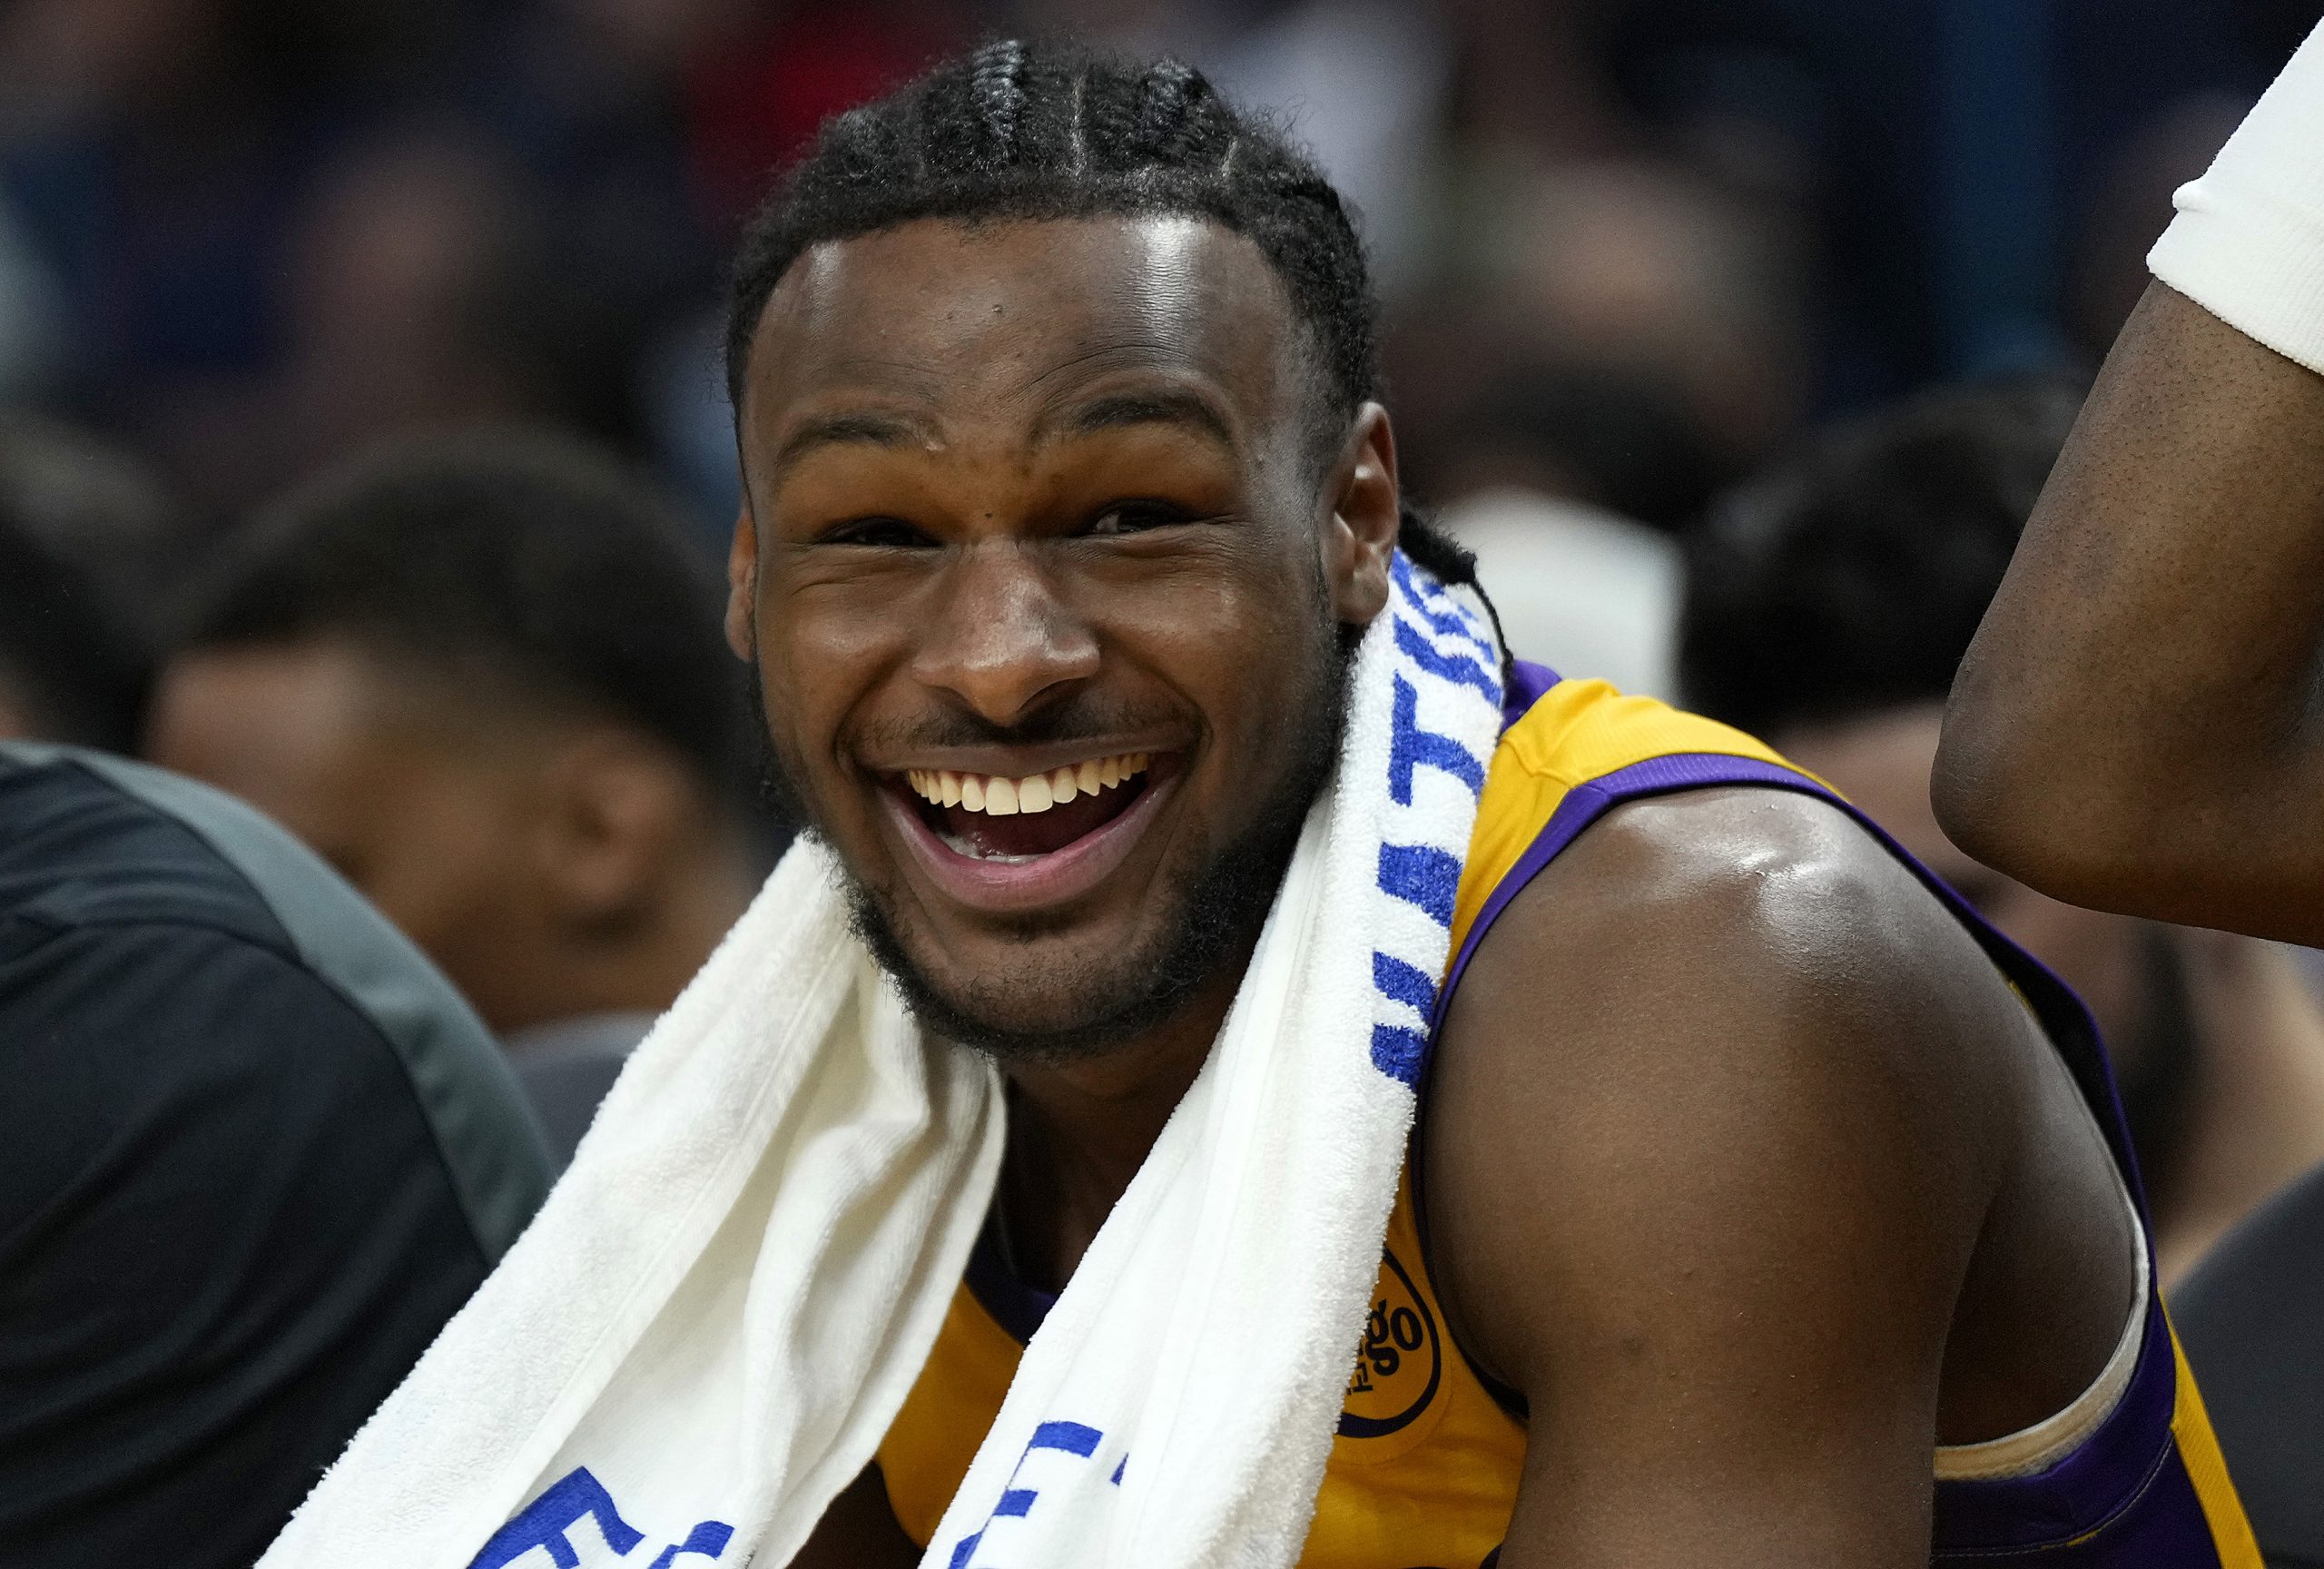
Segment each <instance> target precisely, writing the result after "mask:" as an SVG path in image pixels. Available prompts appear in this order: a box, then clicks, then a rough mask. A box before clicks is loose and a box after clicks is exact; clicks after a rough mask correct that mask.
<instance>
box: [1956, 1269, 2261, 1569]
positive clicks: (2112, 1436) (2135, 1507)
mask: <svg viewBox="0 0 2324 1569" xmlns="http://www.w3.org/2000/svg"><path fill="white" fill-rule="evenodd" d="M2178 1395H2179V1367H2178V1363H2177V1361H2176V1359H2175V1354H2174V1353H2173V1351H2172V1349H2171V1330H2170V1326H2169V1325H2168V1324H2166V1323H2165V1322H2164V1320H2163V1317H2162V1306H2161V1304H2160V1303H2159V1302H2157V1301H2156V1299H2155V1296H2154V1293H2153V1291H2152V1288H2150V1290H2149V1292H2148V1296H2147V1310H2146V1329H2145V1337H2144V1344H2143V1345H2142V1346H2141V1347H2140V1348H2139V1359H2138V1364H2137V1366H2136V1367H2134V1368H2132V1373H2131V1382H2130V1384H2129V1386H2128V1387H2126V1388H2125V1389H2124V1390H2123V1392H2122V1404H2121V1405H2119V1406H2115V1407H2114V1411H2113V1414H2112V1416H2108V1417H2107V1418H2106V1420H2105V1421H2103V1422H2102V1423H2100V1424H2099V1425H2098V1429H2097V1431H2095V1432H2094V1433H2093V1434H2091V1435H2090V1436H2089V1437H2087V1438H2085V1439H2084V1440H2083V1442H2082V1443H2081V1444H2080V1445H2078V1446H2076V1447H2075V1448H2074V1450H2073V1453H2071V1454H2069V1455H2067V1456H2065V1457H2064V1458H2063V1459H2062V1460H2060V1461H2059V1462H2058V1463H2057V1464H2056V1465H2053V1466H2051V1467H2050V1468H2049V1469H2048V1470H2046V1471H2042V1472H2037V1473H2035V1474H2034V1475H2030V1476H2013V1477H2008V1478H2004V1479H2002V1480H1997V1481H1978V1482H1968V1481H1944V1482H1939V1483H1938V1484H1937V1485H1936V1500H1935V1541H1936V1544H1937V1552H1936V1556H1937V1557H1938V1558H1940V1559H1942V1558H1945V1557H1947V1556H1953V1557H1961V1558H1970V1557H1975V1558H1980V1559H1985V1560H1990V1559H1991V1558H1992V1556H1993V1555H1994V1554H2016V1553H2021V1552H2035V1551H2040V1552H2043V1562H2045V1563H2053V1564H2061V1565H2069V1564H2070V1565H2073V1569H2082V1566H2083V1564H2112V1563H2113V1562H2115V1560H2114V1559H2113V1558H2112V1557H2105V1556H2094V1557H2091V1558H2087V1559H2085V1558H2083V1557H2082V1556H2080V1555H2079V1554H2073V1553H2067V1552H2063V1551H2062V1549H2063V1547H2064V1545H2065V1544H2068V1543H2071V1542H2073V1540H2074V1539H2075V1538H2077V1537H2081V1536H2086V1535H2088V1534H2090V1533H2092V1532H2093V1531H2095V1530H2098V1529H2100V1528H2101V1527H2102V1526H2103V1525H2109V1524H2113V1523H2115V1522H2116V1521H2117V1520H2118V1518H2119V1517H2122V1516H2126V1515H2127V1516H2132V1517H2133V1518H2135V1519H2136V1520H2137V1521H2138V1522H2139V1523H2140V1524H2139V1526H2138V1528H2137V1529H2136V1530H2128V1529H2124V1527H2126V1526H2127V1525H2128V1524H2129V1522H2128V1521H2124V1522H2123V1523H2122V1526H2118V1527H2117V1529H2118V1530H2121V1531H2122V1534H2123V1535H2125V1536H2127V1537H2128V1538H2129V1539H2130V1540H2131V1541H2132V1542H2134V1543H2135V1544H2137V1545H2138V1547H2139V1550H2140V1551H2141V1552H2142V1553H2144V1554H2149V1555H2148V1556H2145V1557H2142V1558H2141V1559H2140V1560H2139V1561H2140V1562H2141V1563H2142V1564H2189V1565H2209V1564H2212V1563H2213V1562H2215V1560H2214V1559H2213V1558H2212V1557H2210V1556H2201V1557H2187V1558H2181V1557H2169V1556H2157V1555H2153V1552H2154V1550H2153V1547H2152V1537H2151V1535H2150V1534H2151V1533H2153V1532H2158V1531H2162V1530H2163V1528H2164V1527H2163V1525H2162V1524H2161V1522H2162V1521H2166V1520H2171V1521H2177V1520H2178V1517H2179V1516H2181V1515H2185V1514H2186V1512H2187V1511H2189V1510H2191V1511H2192V1515H2191V1518H2189V1519H2186V1520H2184V1521H2183V1522H2179V1524H2177V1525H2173V1527H2172V1528H2171V1533H2170V1534H2169V1539H2170V1540H2172V1541H2177V1540H2179V1539H2180V1537H2181V1536H2182V1535H2184V1536H2185V1539H2186V1540H2187V1541H2190V1542H2192V1543H2194V1544H2197V1545H2198V1546H2200V1547H2201V1548H2202V1549H2203V1550H2204V1551H2205V1552H2206V1553H2208V1552H2209V1551H2210V1550H2211V1527H2210V1525H2209V1524H2208V1522H2207V1521H2206V1520H2205V1518H2204V1515H2203V1512H2202V1504H2201V1500H2200V1499H2198V1498H2197V1497H2196V1496H2195V1493H2194V1485H2193V1483H2192V1482H2191V1481H2189V1480H2188V1478H2187V1475H2186V1466H2185V1465H2184V1463H2183V1462H2181V1460H2180V1458H2179V1449H2178V1446H2177V1444H2176V1443H2174V1442H2173V1441H2172V1438H2171V1416H2172V1415H2173V1413H2174V1412H2175V1411H2176V1409H2177V1406H2178ZM2174 1468H2175V1469H2176V1471H2177V1474H2178V1487H2177V1489H2176V1490H2175V1491H2174V1490H2173V1489H2172V1488H2171V1486H2169V1485H2165V1484H2166V1483H2167V1482H2168V1480H2169V1477H2168V1473H2170V1472H2171V1470H2172V1469H2174ZM2181 1495H2183V1505H2184V1507H2183V1508H2182V1507H2181V1506H2180V1504H2179V1503H2177V1502H2174V1500H2175V1499H2179V1498H2181ZM2181 1526H2183V1529H2181ZM2187 1532H2191V1534H2186V1533H2187ZM2109 1534H2113V1533H2109ZM2093 1545H2094V1544H2093Z"/></svg>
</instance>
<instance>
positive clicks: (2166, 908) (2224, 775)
mask: <svg viewBox="0 0 2324 1569" xmlns="http://www.w3.org/2000/svg"><path fill="white" fill-rule="evenodd" d="M2319 676H2324V377H2319V376H2317V375H2315V374H2314V373H2312V372H2310V371H2309V370H2305V369H2303V368H2302V367H2300V366H2299V365H2296V364H2294V363H2292V362H2291V361H2290V360H2286V359H2283V358H2282V357H2280V356H2279V355H2278V354H2276V353H2275V352H2273V351H2272V350H2269V349H2266V348H2263V347H2261V346H2260V344H2259V343H2257V342H2255V341H2253V340H2251V339H2250V338H2247V337H2245V336H2244V335H2243V334H2242V333H2240V332H2239V331H2236V330H2235V329H2234V328H2232V327H2230V326H2228V325H2227V324H2226V323H2224V322H2222V321H2220V320H2219V319H2218V318H2216V317H2214V316H2212V315H2211V313H2210V312H2209V311H2205V310H2203V309H2202V307H2201V306H2199V305H2197V304H2195V303H2194V302H2193V301H2190V300H2188V299H2186V298H2185V297H2183V296H2181V295H2180V294H2177V293H2175V292H2173V291H2171V290H2170V289H2168V288H2166V287H2164V286H2163V285H2162V284H2160V283H2157V284H2154V285H2152V286H2151V287H2150V288H2149V289H2148V291H2147V296H2146V298H2145V300H2144V301H2142V302H2141V304H2140V306H2139V308H2138V311H2136V313H2134V314H2133V315H2132V318H2131V321H2130V324H2129V325H2128V326H2127V327H2125V328H2124V329H2123V331H2122V337H2121V339H2120V340H2118V341H2117V342H2116V344H2115V346H2114V350H2113V352H2112V354H2111V355H2109V356H2108V358H2107V361H2106V367H2105V370H2104V371H2103V373H2102V375H2101V376H2100V378H2099V381H2098V386H2097V388H2096V390H2094V391H2093V393H2092V395H2091V399H2090V402H2089V405H2088V407H2087V408H2086V409H2085V410H2083V416H2082V419H2081V421H2080V423H2079V424H2078V425H2077V426H2076V427H2075V429H2074V433H2073V439H2072V440H2071V441H2070V442H2069V443H2068V444H2067V447H2066V450H2065V453H2064V455H2063V457H2062V458H2061V459H2059V462H2058V467H2057V470H2056V472H2055V473H2054V474H2053V476H2052V477H2051V479H2050V483H2049V487H2048V488H2047V489H2046V490H2045V491H2044V492H2043V496H2042V500H2041V504H2040V505H2039V506H2038V507H2037V508H2035V509H2034V513H2033V521H2032V523H2031V524H2030V525H2029V526H2028V528H2027V529H2026V533H2025V538H2024V543H2023V544H2022V545H2020V547H2019V548H2018V551H2017V556H2016V559H2015V560H2014V562H2012V564H2011V566H2010V569H2009V577H2008V579H2007V580H2006V581H2005V582H2004V584H2003V586H2002V589H2001V593H2000V595H1999V597H1996V598H1995V599H1994V605H1993V607H1992V609H1991V610H1990V611H1989V612H1988V613H1987V615H1986V617H1985V621H1984V626H1983V627H1982V628H1980V630H1979V631H1978V634H1977V637H1976V641H1975V643H1974V645H1973V646H1971V648H1970V650H1969V656H1968V657H1967V659H1966V660H1965V661H1964V662H1963V664H1962V666H1961V672H1960V675H1959V676H1958V678H1957V679H1956V681H1955V685H1954V689H1953V701H1952V706H1951V708H1950V710H1949V711H1948V712H1947V714H1946V716H1945V745H1944V749H1943V751H1942V752H1941V753H1940V754H1939V756H1938V759H1937V772H1936V779H1935V802H1936V807H1937V814H1938V816H1939V817H1940V818H1941V819H1942V820H1943V822H1944V824H1945V832H1946V833H1948V834H1951V835H1952V836H1953V838H1954V839H1955V842H1956V843H1958V844H1960V845H1961V846H1962V847H1963V848H1964V849H1965V850H1967V851H1969V852H1970V853H1971V854H1974V855H1975V856H1977V857H1978V859H1980V860H1982V861H1985V862H1988V863H1991V864H1993V865H1994V866H1996V867H1998V868H2000V869H2001V870H2003V871H2004V872H2007V873H2010V874H2011V875H2013V876H2015V877H2017V878H2019V879H2021V880H2022V881H2024V882H2025V883H2031V884H2032V885H2033V886H2034V887H2037V888H2040V889H2042V890H2043V892H2045V893H2051V894H2053V895H2055V896H2057V897H2059V898H2062V899H2065V900H2069V901H2072V902H2073V903H2081V904H2089V905H2095V906H2098V907H2101V908H2104V909H2112V910H2121V911H2126V912H2130V913H2137V914H2142V915H2151V916H2153V917H2156V918H2158V919H2161V920H2166V921H2176V922H2181V923H2188V924H2192V925H2203V926H2220V927H2225V928H2228V929H2230V930H2234V931H2239V932H2247V933H2252V934H2254V935H2257V936H2262V937H2277V938H2283V939H2287V940H2290V941H2292V942H2309V943H2314V942H2324V686H2319Z"/></svg>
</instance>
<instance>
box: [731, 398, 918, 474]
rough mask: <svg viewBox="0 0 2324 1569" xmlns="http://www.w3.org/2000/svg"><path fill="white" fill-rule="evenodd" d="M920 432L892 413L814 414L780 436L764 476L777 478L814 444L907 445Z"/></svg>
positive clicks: (815, 446)
mask: <svg viewBox="0 0 2324 1569" xmlns="http://www.w3.org/2000/svg"><path fill="white" fill-rule="evenodd" d="M924 434H925V432H924V431H923V430H922V429H921V428H920V426H919V425H917V424H916V423H914V422H913V421H911V420H910V419H904V418H903V417H901V415H896V414H877V413H872V412H869V411H857V412H853V413H847V414H822V415H817V416H816V417H814V418H812V419H805V420H803V421H801V422H800V425H799V427H798V429H795V430H793V431H792V432H791V434H790V435H789V436H786V437H784V438H783V445H782V446H781V447H779V448H777V449H775V454H774V461H773V464H772V465H771V466H770V469H769V472H768V478H769V479H771V480H780V479H782V478H783V475H784V474H785V473H787V472H788V471H789V470H790V469H791V468H792V467H793V465H794V464H796V463H797V462H798V461H799V460H800V459H803V458H804V457H806V456H807V454H808V453H810V452H812V451H814V450H816V449H818V448H822V447H847V446H858V447H908V446H911V444H912V443H913V442H915V441H917V440H919V439H921V437H922V436H923V435H924Z"/></svg>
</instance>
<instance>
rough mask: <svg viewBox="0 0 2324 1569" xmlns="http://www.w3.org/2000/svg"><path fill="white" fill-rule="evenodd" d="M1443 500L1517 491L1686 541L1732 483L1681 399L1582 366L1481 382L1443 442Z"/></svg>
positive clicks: (1438, 462) (1438, 467)
mask: <svg viewBox="0 0 2324 1569" xmlns="http://www.w3.org/2000/svg"><path fill="white" fill-rule="evenodd" d="M1440 443H1441V450H1440V451H1439V452H1438V454H1437V456H1436V459H1435V462H1434V464H1433V466H1432V469H1431V487H1430V488H1432V489H1433V490H1435V491H1436V492H1437V493H1438V494H1440V495H1444V496H1466V495H1468V494H1470V493H1471V492H1472V491H1476V490H1490V489H1500V488H1511V487H1514V488H1521V489H1526V490H1531V491H1534V492H1536V493H1538V494H1540V495H1543V496H1558V497H1564V498H1569V499H1571V500H1573V501H1577V502H1581V503H1583V504H1585V505H1587V506H1591V507H1598V508H1604V509H1606V510H1608V511H1610V512H1617V513H1620V515H1621V516H1623V517H1625V518H1636V519H1638V520H1639V521H1640V522H1641V523H1645V524H1648V525H1649V526H1651V527H1653V528H1657V529H1659V530H1661V531H1662V532H1664V533H1666V534H1674V535H1675V534H1680V533H1684V532H1685V531H1686V530H1687V529H1688V528H1690V527H1692V526H1693V524H1694V523H1695V521H1696V520H1697V518H1699V517H1700V516H1701V515H1702V509H1703V508H1704V507H1705V506H1706V505H1707V504H1708V503H1709V500H1710V498H1711V497H1712V496H1713V495H1714V494H1715V493H1716V492H1717V491H1718V488H1720V487H1721V486H1722V485H1723V484H1725V483H1726V482H1728V480H1730V479H1734V478H1736V477H1737V474H1736V473H1735V472H1734V471H1731V469H1730V465H1729V463H1728V461H1727V460H1726V459H1722V458H1721V456H1720V455H1719V454H1718V452H1716V451H1715V450H1714V449H1713V448H1712V444H1711V442H1710V440H1709V437H1708V435H1707V434H1706V433H1705V432H1704V430H1703V429H1702V428H1701V426H1700V424H1699V421H1697V420H1696V419H1693V418H1691V417H1690V416H1689V413H1688V411H1687V409H1686V407H1685V405H1684V404H1683V403H1682V402H1680V400H1679V398H1678V397H1677V396H1676V395H1675V394H1674V393H1673V392H1671V391H1670V390H1669V389H1667V388H1661V387H1657V386H1655V385H1654V384H1652V382H1650V381H1647V380H1640V379H1637V378H1635V377H1631V376H1626V375H1622V374H1620V373H1617V372H1611V371H1607V370H1595V369H1592V368H1590V367H1588V366H1583V365H1558V364H1554V363H1549V364H1537V365H1531V366H1520V367H1519V368H1518V369H1517V370H1514V371H1512V372H1511V373H1510V374H1509V375H1507V376H1505V377H1503V378H1502V380H1497V381H1489V382H1487V383H1485V385H1484V389H1483V390H1482V392H1480V393H1479V394H1478V395H1477V397H1476V398H1475V400H1473V401H1472V402H1471V403H1469V404H1468V405H1466V406H1465V407H1464V408H1462V410H1460V411H1459V412H1458V413H1457V415H1456V416H1455V418H1454V419H1453V422H1452V429H1451V430H1450V431H1448V432H1445V433H1443V435H1442V436H1441V437H1440Z"/></svg>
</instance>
